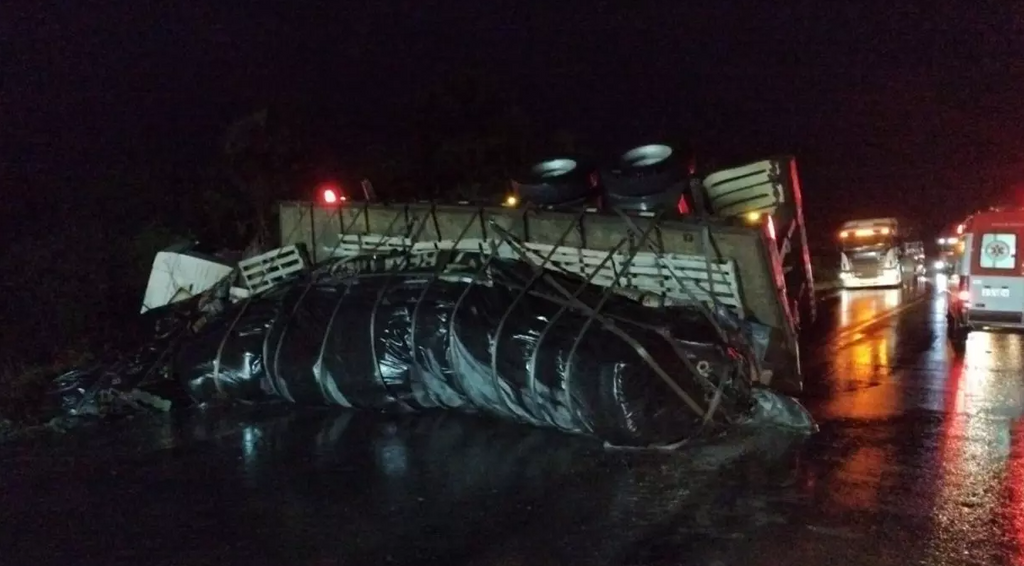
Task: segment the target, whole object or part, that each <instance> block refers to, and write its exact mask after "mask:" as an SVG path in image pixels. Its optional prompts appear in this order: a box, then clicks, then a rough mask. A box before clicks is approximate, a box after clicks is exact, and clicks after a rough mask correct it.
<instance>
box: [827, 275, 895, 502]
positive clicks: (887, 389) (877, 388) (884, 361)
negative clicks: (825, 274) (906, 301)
mask: <svg viewBox="0 0 1024 566" xmlns="http://www.w3.org/2000/svg"><path fill="white" fill-rule="evenodd" d="M899 302H900V291H899V290H897V289H891V290H889V289H887V290H861V291H854V292H844V293H843V294H842V295H841V297H840V325H841V328H840V330H839V332H840V333H843V332H846V333H847V334H849V335H850V336H849V338H846V339H843V340H841V341H842V342H844V343H845V345H844V347H841V348H838V349H837V350H836V351H834V352H833V353H832V358H831V363H830V365H831V367H830V368H829V369H830V371H829V375H830V377H829V381H830V382H831V383H832V384H833V385H834V386H835V390H834V393H833V395H831V396H830V398H829V399H828V401H826V402H825V404H824V405H823V406H822V407H821V408H820V413H819V415H818V416H819V417H820V418H822V419H824V420H829V419H848V418H852V419H857V420H859V421H871V420H885V419H888V418H891V417H893V416H895V415H897V414H898V413H899V412H900V411H901V410H902V398H901V397H900V394H899V390H898V389H897V388H896V387H893V385H892V381H891V378H892V377H891V373H892V370H891V369H890V365H891V360H892V357H893V350H894V347H895V340H896V339H895V335H896V332H895V331H894V330H883V331H880V332H875V331H866V332H860V331H859V329H858V326H859V325H864V324H868V323H869V321H871V320H874V319H876V318H877V317H878V316H879V315H882V314H883V313H885V312H886V311H889V310H891V309H893V308H895V307H896V306H898V305H899ZM880 324H884V323H880ZM880 430H882V431H883V432H882V434H884V435H886V437H885V438H877V439H875V440H876V441H875V442H872V443H870V444H865V445H862V446H857V447H855V448H854V449H853V452H852V453H850V454H849V455H848V456H846V457H845V458H844V459H843V460H842V462H841V463H840V465H839V467H840V469H839V470H837V475H839V476H841V477H850V478H857V481H855V482H854V483H852V484H851V485H849V486H845V488H844V489H843V490H841V491H836V492H833V493H830V494H829V495H828V497H829V499H831V500H832V502H834V503H836V504H838V505H840V506H843V507H846V508H850V509H858V510H869V509H873V508H875V507H876V506H877V505H878V504H879V492H880V491H881V489H882V486H883V481H884V478H885V474H887V473H888V471H889V463H890V462H892V461H894V460H895V454H894V453H893V451H894V449H895V448H894V447H895V446H897V444H898V443H896V442H893V441H891V440H892V439H891V438H889V437H891V435H892V434H893V433H892V432H891V431H892V430H893V429H892V428H891V427H882V428H881V429H880Z"/></svg>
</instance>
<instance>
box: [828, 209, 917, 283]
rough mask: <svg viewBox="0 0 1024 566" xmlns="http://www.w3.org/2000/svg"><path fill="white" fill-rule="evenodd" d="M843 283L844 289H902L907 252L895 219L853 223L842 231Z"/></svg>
mask: <svg viewBox="0 0 1024 566" xmlns="http://www.w3.org/2000/svg"><path fill="white" fill-rule="evenodd" d="M838 245H839V261H840V265H839V270H840V271H839V282H840V285H841V286H842V287H843V288H844V289H856V288H864V287H899V286H900V285H902V284H903V280H904V272H905V268H904V265H903V259H904V253H903V249H902V247H901V245H900V227H899V223H898V222H897V220H896V219H895V218H871V219H865V220H851V221H849V222H846V223H844V224H843V225H842V226H841V227H840V228H839V233H838Z"/></svg>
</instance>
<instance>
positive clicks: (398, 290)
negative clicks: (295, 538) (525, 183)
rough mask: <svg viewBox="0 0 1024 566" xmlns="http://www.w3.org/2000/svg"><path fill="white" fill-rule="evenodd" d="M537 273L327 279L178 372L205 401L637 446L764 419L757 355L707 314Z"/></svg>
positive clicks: (220, 324)
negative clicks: (538, 430) (408, 415)
mask: <svg viewBox="0 0 1024 566" xmlns="http://www.w3.org/2000/svg"><path fill="white" fill-rule="evenodd" d="M524 265H525V264H515V263H506V264H496V265H494V266H492V268H491V269H490V270H489V271H488V272H487V274H486V276H484V277H479V278H475V279H474V278H473V277H472V276H471V275H466V276H463V277H461V278H460V277H459V276H455V275H450V274H449V275H447V276H445V277H439V276H438V275H437V274H435V273H411V272H404V273H403V272H397V273H384V274H372V275H367V274H363V275H349V276H336V275H330V274H329V272H321V273H314V274H313V275H312V276H311V278H310V279H308V280H304V281H299V282H296V283H294V284H291V285H290V286H286V287H283V288H278V289H275V290H273V291H271V292H269V293H268V294H266V295H264V296H261V297H259V298H257V299H254V300H251V301H249V302H245V303H241V304H239V305H235V306H233V307H232V308H231V309H230V310H229V311H227V312H226V313H224V314H223V315H222V316H221V317H219V318H218V319H217V320H215V321H213V322H211V323H210V324H208V325H207V326H206V327H205V328H203V329H202V331H201V332H200V333H199V334H198V335H197V336H195V337H193V338H191V339H190V340H189V341H188V342H187V343H186V344H184V345H183V346H182V348H181V350H180V351H179V352H178V355H177V358H176V360H175V363H174V371H175V373H176V375H177V376H178V377H179V378H180V379H182V380H183V381H184V382H185V384H186V387H187V388H188V390H189V392H190V393H191V395H192V396H193V397H194V398H195V399H196V400H198V401H210V400H214V399H218V398H221V399H234V400H240V401H246V402H262V401H269V400H285V401H288V402H292V403H297V404H314V405H336V406H343V407H352V408H357V409H373V410H381V411H398V412H401V411H421V410H428V409H454V410H460V411H465V412H479V413H487V414H491V415H494V416H498V417H503V418H507V419H513V420H517V421H521V422H525V423H530V424H534V425H538V426H544V427H552V428H557V429H560V430H563V431H567V432H573V433H583V434H588V435H592V436H596V437H598V438H600V439H602V440H605V441H607V442H609V443H612V444H617V445H628V446H643V445H659V444H667V443H672V442H676V441H679V440H681V439H684V438H687V437H690V436H692V435H693V434H695V433H697V432H699V431H701V430H706V429H707V428H709V427H710V428H712V429H714V428H715V427H716V425H720V424H723V423H726V422H729V421H733V420H735V419H737V418H741V417H742V416H743V415H746V414H749V412H750V411H751V408H752V406H753V400H752V396H751V392H750V386H749V381H750V379H749V371H748V370H749V368H750V367H751V360H750V357H749V356H747V355H744V354H743V353H741V350H738V349H737V348H735V347H733V346H731V345H730V344H732V345H735V343H736V342H735V341H734V339H736V338H737V337H735V336H734V337H723V336H722V335H721V334H720V328H718V327H717V325H716V324H713V323H712V321H711V319H710V317H709V316H708V315H707V313H706V312H704V311H702V310H700V309H697V308H680V307H674V308H650V307H644V306H642V305H640V304H639V303H636V302H634V301H632V300H629V299H627V298H624V297H619V296H616V295H612V296H610V297H608V298H606V299H603V300H602V296H603V295H604V294H605V289H604V288H601V287H596V286H592V285H586V284H582V283H581V282H580V281H579V280H573V279H570V278H568V277H565V276H563V275H560V274H557V273H554V272H548V273H546V274H545V276H544V277H541V278H536V277H534V276H533V273H532V272H531V271H529V269H525V270H524ZM524 290H525V291H524ZM567 290H568V291H570V292H571V293H577V291H579V293H578V295H577V297H576V298H573V297H572V296H567V295H566V291H567ZM595 307H598V308H597V310H596V311H595V310H594V308H595ZM595 312H599V313H600V316H598V317H595V316H594V313H595ZM684 358H685V359H684ZM659 368H660V369H661V370H662V371H660V372H659V371H658V369H659ZM666 378H667V379H668V380H671V382H672V383H674V384H675V387H671V386H670V385H669V383H668V382H667V381H666ZM709 409H710V410H709Z"/></svg>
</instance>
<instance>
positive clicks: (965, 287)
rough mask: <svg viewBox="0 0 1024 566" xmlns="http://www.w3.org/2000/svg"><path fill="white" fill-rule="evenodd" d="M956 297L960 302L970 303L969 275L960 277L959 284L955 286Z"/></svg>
mask: <svg viewBox="0 0 1024 566" xmlns="http://www.w3.org/2000/svg"><path fill="white" fill-rule="evenodd" d="M956 298H957V299H959V300H960V302H962V303H965V304H970V302H971V277H970V276H969V275H962V276H961V277H960V284H959V285H958V286H957V292H956Z"/></svg>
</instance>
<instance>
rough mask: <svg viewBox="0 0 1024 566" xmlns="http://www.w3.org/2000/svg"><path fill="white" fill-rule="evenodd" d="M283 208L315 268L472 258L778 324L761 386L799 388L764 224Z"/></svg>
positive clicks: (544, 213) (429, 207) (366, 207)
mask: <svg viewBox="0 0 1024 566" xmlns="http://www.w3.org/2000/svg"><path fill="white" fill-rule="evenodd" d="M279 210H280V217H279V218H280V228H281V245H282V246H290V245H295V244H302V245H304V246H305V247H306V248H307V249H308V250H310V255H311V256H312V257H311V259H312V260H313V261H314V263H321V262H324V261H326V260H329V259H339V258H342V259H345V260H346V261H347V262H350V263H351V262H355V263H356V264H358V263H359V262H363V263H366V262H375V263H377V264H378V265H377V266H376V268H377V269H381V268H383V269H389V270H390V269H403V268H409V267H413V268H423V267H429V266H443V265H444V264H446V263H449V262H452V261H453V260H455V259H456V258H457V257H458V256H459V255H460V254H472V255H477V256H479V257H484V258H487V257H498V258H505V259H516V260H525V261H527V262H529V263H533V264H535V265H537V266H538V267H544V268H548V269H556V270H560V271H564V272H568V273H571V274H573V275H577V276H579V277H582V278H583V279H584V280H586V281H587V282H589V283H593V284H596V285H600V286H604V287H607V288H608V290H609V292H618V293H621V294H626V295H630V296H632V297H633V298H637V299H640V300H642V301H644V302H645V303H647V304H652V303H653V304H665V303H670V304H671V303H696V304H704V305H706V306H709V307H714V308H727V309H730V310H733V311H734V312H736V313H737V314H739V315H741V316H742V317H744V318H748V319H751V320H754V321H756V322H759V323H761V324H764V325H766V326H768V327H770V328H771V332H770V336H769V340H768V346H767V348H766V352H765V356H764V368H763V369H764V371H762V372H761V380H762V381H763V382H765V383H767V384H771V385H772V386H774V387H777V388H779V389H782V390H784V391H798V390H799V389H801V386H802V378H801V375H800V367H799V350H798V344H797V340H796V332H795V330H794V328H793V325H792V317H791V315H790V313H789V308H788V301H787V299H786V289H785V283H784V281H783V278H782V269H781V262H780V260H779V256H778V251H777V249H776V246H775V245H773V243H772V242H771V241H770V235H769V234H767V233H766V231H765V230H764V229H762V228H759V227H745V226H732V225H726V224H724V223H719V222H715V221H714V220H710V221H709V220H706V219H699V218H694V217H680V216H676V215H672V216H666V215H665V214H664V213H663V214H660V215H658V216H630V215H627V214H625V213H622V212H616V213H614V214H602V213H594V212H588V211H578V212H576V211H572V212H561V211H549V210H536V209H531V208H522V209H505V208H486V207H477V206H446V205H436V204H430V203H420V204H403V205H382V204H360V205H346V206H322V205H317V204H314V203H311V202H285V203H281V205H280V209H279ZM485 261H486V260H485ZM353 267H354V265H353Z"/></svg>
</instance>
